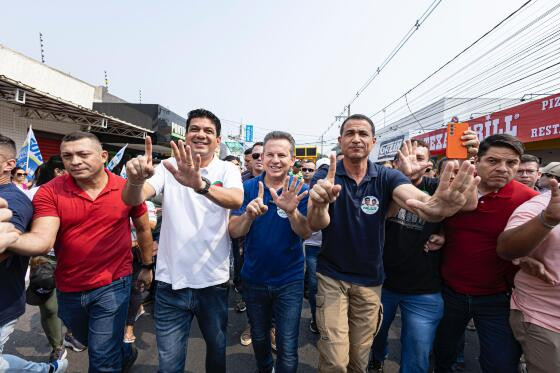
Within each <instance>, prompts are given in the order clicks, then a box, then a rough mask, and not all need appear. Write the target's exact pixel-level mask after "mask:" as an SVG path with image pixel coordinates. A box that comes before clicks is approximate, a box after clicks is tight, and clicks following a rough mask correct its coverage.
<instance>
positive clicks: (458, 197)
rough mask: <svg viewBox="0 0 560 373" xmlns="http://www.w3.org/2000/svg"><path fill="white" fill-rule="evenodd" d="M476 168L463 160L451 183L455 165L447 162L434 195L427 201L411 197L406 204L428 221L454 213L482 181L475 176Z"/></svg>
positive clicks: (464, 203)
mask: <svg viewBox="0 0 560 373" xmlns="http://www.w3.org/2000/svg"><path fill="white" fill-rule="evenodd" d="M474 169H475V167H474V166H473V165H472V164H471V163H470V162H463V164H462V165H461V168H460V169H459V172H458V173H457V175H456V176H455V179H453V182H451V183H450V182H449V180H450V178H451V173H452V172H453V165H452V164H451V162H447V163H446V164H445V169H444V171H443V174H442V175H441V178H440V181H439V185H438V188H437V189H436V192H435V193H434V195H433V196H432V197H431V198H430V199H429V200H427V201H426V202H421V201H418V200H413V199H409V200H407V201H406V204H407V205H408V206H409V207H410V208H411V209H412V210H413V211H414V212H415V213H417V215H419V216H420V217H421V218H423V219H425V220H428V221H431V220H434V218H437V219H441V218H446V217H449V216H452V215H454V214H455V213H457V212H458V211H459V210H461V209H462V208H463V207H464V206H465V205H466V203H467V201H468V200H469V197H472V194H473V193H474V191H475V189H476V187H477V186H478V183H480V177H478V176H477V177H475V176H474ZM430 218H431V219H430Z"/></svg>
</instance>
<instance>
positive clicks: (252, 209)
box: [245, 181, 268, 220]
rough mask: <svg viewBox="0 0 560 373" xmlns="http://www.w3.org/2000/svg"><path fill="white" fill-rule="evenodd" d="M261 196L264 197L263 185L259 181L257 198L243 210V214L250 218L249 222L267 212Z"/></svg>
mask: <svg viewBox="0 0 560 373" xmlns="http://www.w3.org/2000/svg"><path fill="white" fill-rule="evenodd" d="M263 196H264V185H263V183H262V181H259V194H258V195H257V198H255V199H254V200H252V201H251V202H249V204H248V205H247V208H246V209H245V213H246V214H247V215H248V216H249V218H251V220H255V219H256V218H258V217H259V216H262V215H264V214H266V212H267V211H268V206H267V205H265V204H264V203H263Z"/></svg>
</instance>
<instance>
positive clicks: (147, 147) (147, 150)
mask: <svg viewBox="0 0 560 373" xmlns="http://www.w3.org/2000/svg"><path fill="white" fill-rule="evenodd" d="M144 155H145V156H146V162H148V164H151V163H152V138H151V137H150V136H149V135H148V134H146V138H145V139H144Z"/></svg>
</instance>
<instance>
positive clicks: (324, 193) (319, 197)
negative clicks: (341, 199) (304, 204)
mask: <svg viewBox="0 0 560 373" xmlns="http://www.w3.org/2000/svg"><path fill="white" fill-rule="evenodd" d="M330 161H331V164H330V166H329V172H328V173H327V177H326V178H324V179H321V180H318V181H317V184H315V185H314V186H313V189H311V192H310V193H309V197H310V198H311V203H312V204H313V205H315V206H317V207H323V208H324V207H327V206H328V205H329V203H333V202H334V201H336V199H337V198H338V195H339V194H340V190H341V189H342V187H341V186H340V185H339V184H335V183H334V176H335V175H336V155H335V154H334V153H331V156H330Z"/></svg>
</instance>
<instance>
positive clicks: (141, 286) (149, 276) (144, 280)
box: [135, 268, 154, 291]
mask: <svg viewBox="0 0 560 373" xmlns="http://www.w3.org/2000/svg"><path fill="white" fill-rule="evenodd" d="M153 278H154V274H153V272H152V270H151V269H147V268H142V269H141V270H140V272H139V273H138V279H137V280H136V284H135V286H136V289H138V290H139V291H145V290H148V289H149V288H150V285H151V284H152V280H153Z"/></svg>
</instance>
